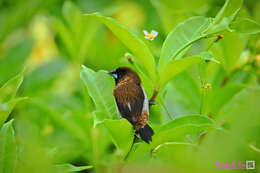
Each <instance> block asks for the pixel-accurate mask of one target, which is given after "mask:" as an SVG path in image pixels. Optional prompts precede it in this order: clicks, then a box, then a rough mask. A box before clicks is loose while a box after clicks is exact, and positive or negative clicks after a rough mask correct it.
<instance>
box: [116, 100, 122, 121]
mask: <svg viewBox="0 0 260 173" xmlns="http://www.w3.org/2000/svg"><path fill="white" fill-rule="evenodd" d="M115 103H116V101H115ZM116 111H117V114H118V116H119V118H120V119H121V118H122V115H121V113H120V112H119V109H118V107H117V103H116Z"/></svg>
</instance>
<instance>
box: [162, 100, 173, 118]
mask: <svg viewBox="0 0 260 173" xmlns="http://www.w3.org/2000/svg"><path fill="white" fill-rule="evenodd" d="M159 100H160V103H161V105H162V106H163V108H164V110H165V112H166V114H167V116H168V118H169V119H170V120H173V118H172V116H171V114H170V112H169V111H168V109H167V107H166V106H165V104H164V102H163V101H162V99H161V98H160V99H159Z"/></svg>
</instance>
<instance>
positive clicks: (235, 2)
mask: <svg viewBox="0 0 260 173" xmlns="http://www.w3.org/2000/svg"><path fill="white" fill-rule="evenodd" d="M242 4H243V0H226V1H225V4H224V6H223V7H222V8H221V10H220V11H219V12H218V14H217V15H216V17H215V19H214V22H213V23H212V25H216V24H218V23H220V22H221V21H222V19H224V18H225V17H230V16H232V15H233V14H234V13H236V12H237V10H239V9H240V7H241V5H242Z"/></svg>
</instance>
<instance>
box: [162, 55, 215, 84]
mask: <svg viewBox="0 0 260 173" xmlns="http://www.w3.org/2000/svg"><path fill="white" fill-rule="evenodd" d="M203 60H213V61H215V62H217V61H216V60H215V58H214V57H213V56H212V54H211V53H209V52H202V53H201V54H200V55H197V56H191V57H187V58H183V59H179V60H171V61H170V62H168V63H167V64H166V66H165V68H164V69H163V70H162V71H161V73H160V87H161V88H163V87H164V86H165V85H166V84H167V82H168V81H170V80H171V79H172V78H173V77H174V76H176V75H177V74H179V73H181V72H183V71H185V70H186V69H188V68H189V67H191V66H193V65H195V64H197V63H199V62H201V61H203Z"/></svg>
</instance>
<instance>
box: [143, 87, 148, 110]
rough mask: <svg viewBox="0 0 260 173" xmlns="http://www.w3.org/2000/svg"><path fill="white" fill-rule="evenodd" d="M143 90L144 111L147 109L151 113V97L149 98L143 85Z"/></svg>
mask: <svg viewBox="0 0 260 173" xmlns="http://www.w3.org/2000/svg"><path fill="white" fill-rule="evenodd" d="M142 90H143V93H144V104H143V111H146V112H147V113H148V115H149V99H148V98H147V95H146V93H145V91H144V88H143V87H142Z"/></svg>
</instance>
